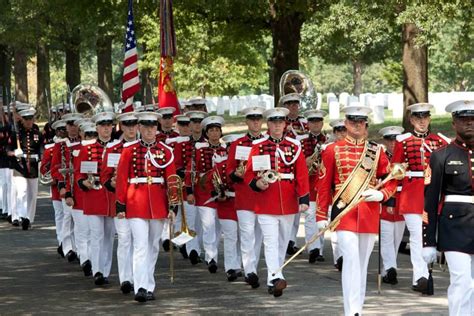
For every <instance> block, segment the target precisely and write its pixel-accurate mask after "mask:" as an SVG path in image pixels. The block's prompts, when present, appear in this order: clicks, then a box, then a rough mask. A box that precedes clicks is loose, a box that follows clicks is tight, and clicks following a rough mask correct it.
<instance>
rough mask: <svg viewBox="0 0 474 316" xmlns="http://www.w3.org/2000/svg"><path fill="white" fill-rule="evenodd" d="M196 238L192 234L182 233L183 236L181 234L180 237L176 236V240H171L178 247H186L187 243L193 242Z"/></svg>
mask: <svg viewBox="0 0 474 316" xmlns="http://www.w3.org/2000/svg"><path fill="white" fill-rule="evenodd" d="M193 238H194V237H193V236H191V235H190V234H188V233H185V232H182V233H181V234H179V235H178V236H176V237H175V238H173V239H171V242H172V243H173V244H175V245H176V246H182V245H184V244H185V243H187V242H189V241H191V240H192V239H193Z"/></svg>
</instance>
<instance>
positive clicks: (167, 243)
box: [162, 239, 170, 252]
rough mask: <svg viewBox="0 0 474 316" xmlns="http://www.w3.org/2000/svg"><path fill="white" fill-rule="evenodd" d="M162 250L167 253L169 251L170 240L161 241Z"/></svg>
mask: <svg viewBox="0 0 474 316" xmlns="http://www.w3.org/2000/svg"><path fill="white" fill-rule="evenodd" d="M162 245H163V250H164V251H166V252H168V251H170V240H169V239H166V240H163V243H162Z"/></svg>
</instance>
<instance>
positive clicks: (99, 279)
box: [94, 272, 105, 285]
mask: <svg viewBox="0 0 474 316" xmlns="http://www.w3.org/2000/svg"><path fill="white" fill-rule="evenodd" d="M104 282H105V279H104V275H103V274H102V273H100V272H97V273H96V274H95V275H94V284H95V285H104Z"/></svg>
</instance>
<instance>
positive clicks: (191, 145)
mask: <svg viewBox="0 0 474 316" xmlns="http://www.w3.org/2000/svg"><path fill="white" fill-rule="evenodd" d="M186 116H187V117H189V121H190V123H189V128H190V130H191V136H189V137H186V136H184V137H183V138H181V137H180V138H179V139H178V140H177V141H176V144H175V147H174V154H175V165H176V170H177V174H178V175H179V176H180V177H181V178H182V179H184V178H185V174H186V171H187V170H186V166H187V165H188V161H190V164H191V169H190V170H188V171H189V172H190V175H189V176H190V177H192V178H193V179H194V178H196V165H195V163H194V162H193V161H194V157H195V154H196V146H195V145H196V143H198V142H204V141H205V137H204V135H203V134H202V127H201V122H202V120H203V119H204V118H205V117H207V116H208V114H207V113H206V112H203V111H188V112H187V113H186ZM191 186H192V187H194V181H191ZM183 194H186V192H183ZM186 195H187V194H186ZM183 199H184V208H185V213H186V221H187V223H188V226H189V229H191V230H193V231H195V232H196V237H195V238H193V239H192V240H191V241H189V242H188V243H186V251H187V253H188V256H189V260H190V261H191V264H192V265H195V264H198V263H199V262H200V260H201V259H200V257H199V254H200V253H201V241H202V230H201V219H200V218H199V214H198V211H197V208H196V206H195V205H193V204H189V203H188V201H187V196H184V197H183Z"/></svg>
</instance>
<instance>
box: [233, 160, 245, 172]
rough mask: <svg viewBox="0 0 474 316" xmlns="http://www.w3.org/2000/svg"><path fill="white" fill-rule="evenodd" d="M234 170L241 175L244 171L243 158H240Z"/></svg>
mask: <svg viewBox="0 0 474 316" xmlns="http://www.w3.org/2000/svg"><path fill="white" fill-rule="evenodd" d="M235 172H236V173H239V174H241V175H243V174H244V173H245V161H244V160H241V161H240V162H239V165H238V166H237V168H236V169H235Z"/></svg>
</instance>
